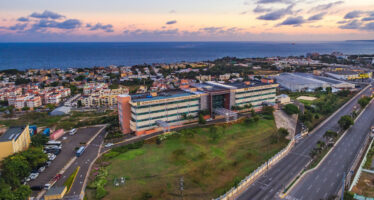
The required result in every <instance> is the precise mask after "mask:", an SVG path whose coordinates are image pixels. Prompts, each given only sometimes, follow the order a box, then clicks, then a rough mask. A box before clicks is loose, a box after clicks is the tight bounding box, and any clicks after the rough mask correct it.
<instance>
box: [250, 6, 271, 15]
mask: <svg viewBox="0 0 374 200" xmlns="http://www.w3.org/2000/svg"><path fill="white" fill-rule="evenodd" d="M270 11H271V8H265V7H262V6H260V5H257V6H256V8H255V9H253V12H255V13H263V12H270Z"/></svg>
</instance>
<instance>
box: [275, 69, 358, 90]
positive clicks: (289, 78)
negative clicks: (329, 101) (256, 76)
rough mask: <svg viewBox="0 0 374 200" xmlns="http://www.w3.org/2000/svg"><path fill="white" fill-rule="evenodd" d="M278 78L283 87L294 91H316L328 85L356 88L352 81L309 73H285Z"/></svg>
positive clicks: (335, 88)
mask: <svg viewBox="0 0 374 200" xmlns="http://www.w3.org/2000/svg"><path fill="white" fill-rule="evenodd" d="M276 80H277V83H279V85H280V86H281V87H282V88H285V89H287V90H290V91H292V92H300V91H314V90H315V89H317V88H323V89H326V88H328V87H331V88H332V89H333V90H340V89H353V88H355V84H352V83H348V82H345V81H342V80H336V79H333V78H329V77H323V76H315V75H313V74H307V73H283V74H280V75H279V76H277V77H276Z"/></svg>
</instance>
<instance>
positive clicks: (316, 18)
mask: <svg viewBox="0 0 374 200" xmlns="http://www.w3.org/2000/svg"><path fill="white" fill-rule="evenodd" d="M326 14H327V12H321V13H319V14H316V15H313V16H310V17H309V18H308V21H318V20H321V19H323V17H324V16H325V15H326Z"/></svg>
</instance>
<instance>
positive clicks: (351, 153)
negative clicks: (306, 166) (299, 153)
mask: <svg viewBox="0 0 374 200" xmlns="http://www.w3.org/2000/svg"><path fill="white" fill-rule="evenodd" d="M373 123H374V104H373V103H372V104H370V105H369V106H368V108H367V109H366V110H365V111H364V112H363V113H362V115H361V116H360V117H359V118H358V119H357V121H356V123H355V124H354V126H353V127H352V128H351V129H349V130H348V131H347V134H346V135H345V136H344V137H343V138H342V139H341V141H340V142H339V143H338V144H337V145H336V146H335V148H334V149H333V150H332V152H331V154H329V155H328V156H327V157H326V159H325V160H324V161H323V162H322V163H321V165H320V167H318V168H317V169H316V170H315V171H312V172H311V173H308V174H307V175H306V176H305V177H304V178H303V179H301V180H300V182H299V183H298V184H297V185H296V186H295V188H294V189H293V190H292V191H291V192H290V194H289V196H290V197H292V198H290V199H326V198H328V197H330V196H333V195H336V194H337V192H338V190H339V189H340V188H341V187H342V184H343V182H342V180H343V177H344V174H345V173H348V172H349V170H350V168H351V165H352V163H353V162H354V160H355V157H356V155H358V154H359V152H360V150H361V147H362V146H363V144H364V142H365V140H366V138H367V136H368V134H369V132H370V127H371V125H372V124H373Z"/></svg>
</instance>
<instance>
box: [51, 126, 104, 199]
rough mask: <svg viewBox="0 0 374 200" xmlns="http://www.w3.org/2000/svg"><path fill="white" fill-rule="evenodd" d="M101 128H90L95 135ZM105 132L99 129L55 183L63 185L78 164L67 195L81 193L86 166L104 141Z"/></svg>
mask: <svg viewBox="0 0 374 200" xmlns="http://www.w3.org/2000/svg"><path fill="white" fill-rule="evenodd" d="M101 128H102V127H95V129H94V130H92V134H94V135H95V134H96V133H97V131H99V130H100V129H101ZM105 133H106V131H105V129H104V130H102V131H101V133H100V134H99V135H98V136H97V137H96V138H95V139H94V140H93V141H92V142H91V143H90V144H89V145H88V146H87V147H86V150H85V151H84V153H83V154H82V155H81V156H80V157H78V158H77V159H76V160H75V162H74V163H73V164H72V165H71V166H70V167H69V168H68V169H67V170H66V171H65V173H64V174H63V177H62V178H61V179H60V180H59V181H58V182H57V183H56V184H55V185H56V186H62V185H64V183H65V181H66V179H67V178H68V177H69V176H70V175H71V174H72V173H73V172H74V171H75V170H76V169H77V167H78V166H80V170H79V172H78V174H77V176H76V179H75V181H74V183H73V185H72V187H71V189H70V191H69V193H68V194H67V196H71V195H79V194H80V193H81V191H82V187H83V182H84V179H85V178H86V175H87V171H88V168H89V166H90V164H91V163H92V161H93V160H94V159H95V158H96V156H97V155H98V153H99V147H100V145H101V144H102V143H103V141H104V136H105Z"/></svg>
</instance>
